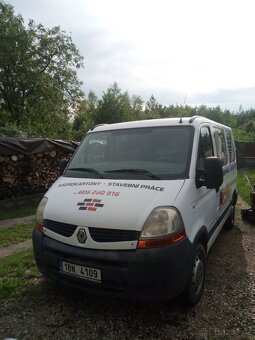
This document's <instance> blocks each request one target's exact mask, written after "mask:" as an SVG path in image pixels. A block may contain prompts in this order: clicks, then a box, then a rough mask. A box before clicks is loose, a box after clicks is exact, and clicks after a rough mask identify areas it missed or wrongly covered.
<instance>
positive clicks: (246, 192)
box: [237, 169, 255, 204]
mask: <svg viewBox="0 0 255 340" xmlns="http://www.w3.org/2000/svg"><path fill="white" fill-rule="evenodd" d="M245 176H247V177H248V178H249V180H250V182H251V183H252V184H253V183H255V169H240V170H238V176H237V187H238V192H239V195H240V196H241V197H242V199H243V200H244V201H245V202H246V203H248V204H250V203H251V200H250V193H251V187H250V185H249V184H248V182H247V179H246V177H245Z"/></svg>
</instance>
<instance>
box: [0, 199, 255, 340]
mask: <svg viewBox="0 0 255 340" xmlns="http://www.w3.org/2000/svg"><path fill="white" fill-rule="evenodd" d="M239 208H240V203H239ZM254 262H255V227H254V226H251V225H249V224H245V223H244V222H243V221H242V220H241V219H240V216H237V219H236V226H235V227H234V229H233V230H231V231H228V232H227V231H223V232H222V233H221V234H220V235H219V237H218V240H217V242H216V244H215V245H214V246H213V248H212V249H211V252H210V254H209V257H208V267H207V278H206V284H205V292H204V296H203V299H202V301H201V302H200V303H199V304H198V305H197V306H196V307H194V308H192V309H188V308H185V307H183V305H182V304H181V303H180V302H179V301H171V302H165V303H153V304H149V303H148V304H144V303H135V302H130V301H121V300H115V299H109V298H101V297H97V296H91V295H90V296H89V295H85V294H81V293H79V292H71V291H70V290H67V289H65V288H62V287H59V286H56V285H54V284H53V283H52V282H51V281H49V280H47V279H43V278H42V279H39V280H38V282H37V285H36V287H35V288H34V290H33V291H32V292H30V293H29V295H28V294H24V296H21V297H20V298H18V299H15V300H11V301H8V302H4V303H2V304H0V339H4V338H6V337H14V338H17V339H107V340H108V339H220V338H224V339H255V264H254Z"/></svg>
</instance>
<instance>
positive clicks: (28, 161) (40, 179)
mask: <svg viewBox="0 0 255 340" xmlns="http://www.w3.org/2000/svg"><path fill="white" fill-rule="evenodd" d="M71 155H72V153H70V152H66V151H62V150H61V151H60V150H54V149H53V150H47V151H44V152H39V153H32V154H22V155H6V156H1V155H0V200H1V199H7V198H14V197H18V196H24V195H27V194H31V193H43V192H45V191H47V189H48V188H49V187H50V186H51V185H52V183H53V182H54V181H55V180H56V179H57V178H58V177H59V164H60V161H61V160H64V159H66V160H69V159H70V157H71Z"/></svg>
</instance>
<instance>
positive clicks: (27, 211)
mask: <svg viewBox="0 0 255 340" xmlns="http://www.w3.org/2000/svg"><path fill="white" fill-rule="evenodd" d="M37 206H38V203H33V204H31V205H30V206H28V207H25V208H18V209H12V210H9V209H8V210H5V211H1V210H0V220H6V219H8V218H17V217H25V216H31V215H35V212H36V208H37Z"/></svg>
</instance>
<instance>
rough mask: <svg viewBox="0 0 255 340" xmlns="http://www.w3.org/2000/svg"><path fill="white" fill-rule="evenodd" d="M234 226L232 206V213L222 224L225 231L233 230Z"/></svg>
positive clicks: (233, 208)
mask: <svg viewBox="0 0 255 340" xmlns="http://www.w3.org/2000/svg"><path fill="white" fill-rule="evenodd" d="M234 225H235V205H233V206H232V212H231V214H230V215H229V217H228V219H227V220H226V222H225V224H224V228H225V229H226V230H230V229H233V227H234Z"/></svg>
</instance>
